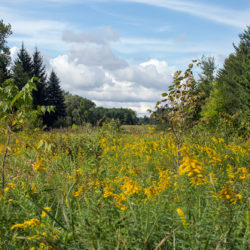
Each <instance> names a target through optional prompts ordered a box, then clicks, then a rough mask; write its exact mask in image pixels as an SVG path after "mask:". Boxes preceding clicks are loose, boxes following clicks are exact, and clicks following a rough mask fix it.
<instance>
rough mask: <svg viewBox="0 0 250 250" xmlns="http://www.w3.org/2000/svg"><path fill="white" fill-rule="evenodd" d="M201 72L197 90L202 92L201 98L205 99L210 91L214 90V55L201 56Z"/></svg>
mask: <svg viewBox="0 0 250 250" xmlns="http://www.w3.org/2000/svg"><path fill="white" fill-rule="evenodd" d="M200 63H201V64H200V67H201V70H202V72H201V74H199V78H200V79H199V80H198V83H197V90H198V92H199V93H201V98H202V99H205V98H207V97H209V95H210V92H211V91H212V90H213V81H214V80H215V77H214V73H215V69H216V67H215V61H214V58H213V57H205V56H203V57H202V58H201V62H200Z"/></svg>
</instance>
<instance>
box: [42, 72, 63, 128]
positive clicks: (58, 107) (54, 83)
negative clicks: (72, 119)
mask: <svg viewBox="0 0 250 250" xmlns="http://www.w3.org/2000/svg"><path fill="white" fill-rule="evenodd" d="M46 104H47V106H54V108H55V111H54V112H52V113H47V114H46V116H45V117H44V123H45V124H46V125H47V126H49V127H52V126H57V124H56V122H57V121H58V120H59V119H61V118H63V117H65V116H66V106H65V102H64V96H63V91H62V90H61V87H60V80H59V78H58V77H57V75H56V73H55V72H54V71H52V72H51V74H50V77H49V81H48V87H47V100H46Z"/></svg>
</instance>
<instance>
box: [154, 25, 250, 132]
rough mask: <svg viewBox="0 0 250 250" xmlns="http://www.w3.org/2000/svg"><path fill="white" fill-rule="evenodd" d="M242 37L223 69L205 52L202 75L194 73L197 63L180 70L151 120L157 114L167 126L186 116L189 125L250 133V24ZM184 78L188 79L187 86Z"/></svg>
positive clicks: (201, 61)
mask: <svg viewBox="0 0 250 250" xmlns="http://www.w3.org/2000/svg"><path fill="white" fill-rule="evenodd" d="M239 38H240V42H239V44H238V45H235V44H233V47H234V52H233V53H231V54H230V55H229V56H228V57H227V58H226V59H225V61H224V65H223V67H222V68H221V69H217V68H216V65H215V60H214V58H213V57H204V56H203V57H202V58H201V59H200V60H199V62H198V66H199V68H200V70H201V72H200V74H198V77H193V76H192V75H190V74H191V73H192V67H193V64H190V66H189V67H190V68H188V69H187V71H185V72H181V71H177V72H176V73H177V75H176V78H175V77H174V81H173V82H174V84H173V85H171V86H170V88H169V90H168V92H167V93H163V98H164V99H163V100H161V101H158V102H157V105H156V107H155V111H154V112H153V114H152V116H151V120H153V119H155V118H157V121H159V120H161V121H163V124H165V125H167V127H171V124H172V125H173V123H174V122H176V121H177V120H178V119H179V120H180V122H181V121H183V120H186V125H187V124H188V126H189V127H193V126H194V125H197V124H198V125H199V126H200V127H201V126H202V127H203V128H205V129H213V130H217V131H218V130H224V132H226V131H227V134H228V135H229V134H232V133H235V134H236V135H238V136H249V133H250V119H249V117H250V108H249V106H250V26H247V28H246V29H245V30H244V31H243V32H242V33H241V34H240V35H239ZM181 73H183V74H184V75H183V76H181ZM183 80H187V82H188V83H187V85H186V86H185V84H183V83H182V82H183ZM192 98H193V99H192ZM165 101H166V102H167V103H164V102H165ZM192 102H195V103H192ZM163 103H164V105H163ZM188 105H190V107H189V108H188ZM185 108H186V109H185ZM177 111H178V112H179V115H180V117H179V118H178V117H177V114H178V112H177ZM182 111H185V112H182ZM191 111H192V112H191ZM181 112H182V113H181ZM188 115H189V117H187V116H188Z"/></svg>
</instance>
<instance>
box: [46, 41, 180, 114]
mask: <svg viewBox="0 0 250 250" xmlns="http://www.w3.org/2000/svg"><path fill="white" fill-rule="evenodd" d="M79 46H80V47H79ZM81 46H83V45H74V46H73V48H72V50H71V51H70V52H69V53H68V54H65V55H62V56H58V57H56V58H54V59H51V60H50V64H51V66H52V67H53V68H54V70H55V72H56V73H57V75H58V76H59V78H60V80H61V85H62V87H63V89H65V90H66V91H69V92H71V93H73V94H78V95H81V96H83V97H86V98H88V99H91V100H93V101H94V102H96V104H97V105H100V106H104V107H127V108H132V109H134V110H136V111H137V112H138V114H139V113H140V115H143V114H147V111H146V110H147V109H148V108H153V107H154V105H155V102H156V101H157V100H158V99H159V98H160V94H161V93H162V91H165V90H167V87H168V85H169V84H170V82H171V81H172V74H173V73H174V72H175V71H176V67H174V66H169V65H168V63H167V62H165V61H159V60H157V59H151V60H149V61H146V62H144V63H141V64H139V65H129V64H128V63H127V62H126V64H124V65H123V66H122V67H119V68H117V67H107V65H106V62H105V60H100V61H99V62H98V63H95V62H96V61H95V60H94V63H93V62H91V61H90V62H89V61H88V60H85V59H84V60H81V57H82V56H84V54H86V53H88V57H89V58H92V57H93V58H94V57H96V55H97V54H98V53H99V55H98V56H99V57H100V58H101V57H102V56H103V55H102V53H103V52H102V51H101V48H99V50H97V51H96V50H93V48H91V46H85V45H84V46H85V47H84V50H82V49H81ZM104 47H105V46H104ZM104 47H102V48H104ZM77 48H79V50H78V53H72V51H75V52H76V51H77ZM88 49H89V50H88ZM104 50H105V48H104ZM92 55H93V56H92ZM104 55H106V53H105V51H104ZM107 56H110V57H111V58H112V57H113V56H114V55H113V54H112V52H111V51H110V54H108V55H107ZM116 60H117V62H118V63H119V61H120V60H121V59H120V58H119V57H116ZM106 61H109V58H106ZM121 61H123V62H125V61H124V60H121ZM114 63H115V61H114Z"/></svg>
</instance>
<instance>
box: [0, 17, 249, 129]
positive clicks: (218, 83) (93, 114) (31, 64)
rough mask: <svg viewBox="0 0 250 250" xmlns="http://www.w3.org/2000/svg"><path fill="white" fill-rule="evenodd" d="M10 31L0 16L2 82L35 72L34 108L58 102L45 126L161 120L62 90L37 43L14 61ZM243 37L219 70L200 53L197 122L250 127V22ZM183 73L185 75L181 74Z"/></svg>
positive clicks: (20, 82) (20, 81)
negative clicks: (47, 66)
mask: <svg viewBox="0 0 250 250" xmlns="http://www.w3.org/2000/svg"><path fill="white" fill-rule="evenodd" d="M11 34H12V31H11V26H10V24H7V25H6V24H4V22H3V20H1V21H0V86H1V85H2V83H3V82H4V81H5V80H6V79H9V78H11V79H13V83H14V84H15V85H16V86H17V87H18V88H19V90H21V89H22V88H23V86H24V85H25V84H26V83H27V81H28V80H29V79H31V78H32V77H36V78H35V83H36V90H34V91H33V93H32V95H33V107H34V109H36V108H37V107H40V106H47V107H50V106H53V107H54V112H46V113H45V114H43V115H42V116H41V117H40V118H41V123H42V124H43V125H46V126H47V127H68V126H72V125H73V124H76V125H82V124H83V123H91V124H92V125H101V124H102V123H103V122H104V121H107V120H111V119H116V120H119V122H120V123H121V124H130V125H133V124H141V123H144V124H145V123H158V120H157V119H155V118H153V116H151V117H143V118H137V117H136V113H135V111H133V110H131V109H125V108H118V109H117V108H112V109H107V108H102V107H96V105H95V103H94V102H93V101H91V100H88V99H86V98H83V97H80V96H78V95H72V94H70V93H66V92H64V91H63V90H62V89H61V86H60V79H59V78H58V76H57V75H56V73H55V72H54V71H53V70H52V71H51V73H50V75H49V76H47V72H46V69H45V65H44V63H43V58H42V56H41V53H40V52H39V51H38V49H37V48H35V51H34V52H33V54H32V55H30V54H29V53H28V52H27V50H26V49H25V47H24V44H22V46H21V49H20V50H19V51H18V53H17V57H16V59H15V60H14V62H11V57H10V51H9V48H8V46H7V38H8V37H9V36H10V35H11ZM239 37H240V42H239V44H238V45H235V44H233V46H234V52H233V53H232V54H230V55H229V56H228V57H227V58H226V59H225V61H224V65H223V67H222V68H221V69H219V70H217V68H216V66H215V60H214V58H213V57H202V58H201V60H200V61H199V67H200V69H201V73H200V74H199V75H198V77H196V78H192V84H191V85H190V88H191V89H192V93H193V94H194V95H195V96H197V98H196V104H197V105H196V107H195V112H193V115H192V117H191V118H189V120H191V123H193V124H195V123H196V124H197V122H198V123H200V124H201V123H203V124H206V126H207V127H209V128H216V127H218V126H221V125H222V124H221V122H224V123H223V124H224V126H227V125H226V124H230V126H233V127H235V128H236V129H237V130H246V129H248V130H249V127H250V125H249V105H250V26H247V28H246V29H245V30H244V31H243V32H242V33H241V34H240V35H239ZM189 70H191V69H189ZM189 70H188V71H187V72H186V74H188V72H189ZM177 73H178V72H177ZM177 78H178V77H177ZM184 78H185V76H184V77H183V78H182V79H184ZM179 82H181V79H180V81H179ZM188 88H189V87H188ZM179 90H181V89H179ZM179 90H177V92H176V93H175V94H176V96H178V95H179V94H178V91H179ZM169 92H170V93H171V90H169ZM177 99H178V98H177ZM184 99H185V98H184ZM168 101H169V103H168V104H167V105H165V106H161V107H160V106H159V105H156V113H157V114H158V117H159V116H161V117H163V118H164V120H165V123H166V124H168V125H169V121H168V119H169V117H170V116H169V114H170V113H171V112H172V111H173V106H171V102H172V100H168ZM180 101H183V100H179V102H180ZM158 104H159V103H158ZM169 104H170V105H169ZM176 104H178V102H177V103H176Z"/></svg>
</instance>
